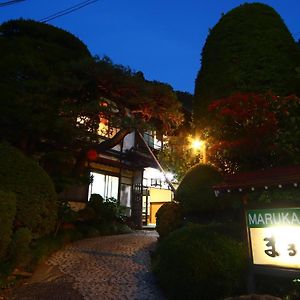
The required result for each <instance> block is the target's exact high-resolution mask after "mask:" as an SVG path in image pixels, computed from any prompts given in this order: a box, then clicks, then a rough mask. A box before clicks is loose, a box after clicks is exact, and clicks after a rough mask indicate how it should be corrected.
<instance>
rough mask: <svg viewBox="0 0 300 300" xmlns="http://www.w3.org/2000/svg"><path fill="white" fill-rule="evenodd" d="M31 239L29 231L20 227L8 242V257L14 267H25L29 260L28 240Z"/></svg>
mask: <svg viewBox="0 0 300 300" xmlns="http://www.w3.org/2000/svg"><path fill="white" fill-rule="evenodd" d="M31 240H32V234H31V231H30V230H29V229H28V228H26V227H22V228H19V229H18V230H17V231H16V232H15V233H14V235H13V238H12V242H11V244H10V259H11V261H12V263H13V265H14V266H16V267H26V266H27V265H28V263H29V262H30V260H31V250H30V247H29V246H30V242H31Z"/></svg>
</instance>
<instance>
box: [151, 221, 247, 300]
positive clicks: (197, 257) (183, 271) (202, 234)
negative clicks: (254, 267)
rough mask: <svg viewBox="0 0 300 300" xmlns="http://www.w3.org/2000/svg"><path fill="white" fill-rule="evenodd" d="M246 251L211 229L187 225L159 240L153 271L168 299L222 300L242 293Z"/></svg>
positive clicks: (238, 244)
mask: <svg viewBox="0 0 300 300" xmlns="http://www.w3.org/2000/svg"><path fill="white" fill-rule="evenodd" d="M245 268H246V249H245V247H243V245H242V244H241V243H238V242H237V241H235V240H234V239H232V238H229V237H226V236H225V235H222V234H220V233H217V232H216V230H215V228H214V226H208V225H206V226H201V225H190V226H185V227H183V228H181V229H178V230H176V231H174V232H172V233H171V234H170V235H169V236H167V237H166V238H165V239H163V240H162V241H161V242H160V243H159V245H158V248H157V251H156V253H155V255H154V258H153V269H154V272H155V274H156V276H157V278H158V281H159V283H160V285H161V286H162V288H163V289H164V290H165V292H166V294H167V296H168V297H169V298H170V299H210V300H214V299H224V297H225V296H229V295H232V294H236V293H237V294H238V293H243V292H245V291H244V290H243V288H244V276H243V274H244V272H245Z"/></svg>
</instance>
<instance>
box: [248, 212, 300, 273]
mask: <svg viewBox="0 0 300 300" xmlns="http://www.w3.org/2000/svg"><path fill="white" fill-rule="evenodd" d="M246 218H247V229H248V234H249V241H250V247H251V255H252V262H253V264H254V265H262V266H273V267H280V268H289V269H300V207H299V208H298V207H295V208H272V209H255V210H254V209H253V210H247V211H246Z"/></svg>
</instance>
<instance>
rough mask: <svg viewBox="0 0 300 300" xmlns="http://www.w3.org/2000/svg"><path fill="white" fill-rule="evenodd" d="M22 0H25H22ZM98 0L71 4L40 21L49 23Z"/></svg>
mask: <svg viewBox="0 0 300 300" xmlns="http://www.w3.org/2000/svg"><path fill="white" fill-rule="evenodd" d="M19 1H20V0H19ZM21 1H24V0H21ZM97 1H99V0H87V1H83V2H81V3H78V4H76V5H73V6H71V7H69V8H66V9H64V10H61V11H58V12H56V13H54V14H52V15H50V16H47V17H45V18H43V19H41V20H39V21H40V22H42V23H47V22H49V21H51V20H54V19H56V18H59V17H62V16H64V15H67V14H70V13H72V12H74V11H76V10H79V9H81V8H83V7H85V6H88V5H90V4H92V3H95V2H97Z"/></svg>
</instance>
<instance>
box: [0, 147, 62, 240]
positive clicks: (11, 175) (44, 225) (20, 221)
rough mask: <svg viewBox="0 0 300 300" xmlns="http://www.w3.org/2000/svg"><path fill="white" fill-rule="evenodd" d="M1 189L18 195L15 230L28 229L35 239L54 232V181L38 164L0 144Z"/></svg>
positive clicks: (55, 212)
mask: <svg viewBox="0 0 300 300" xmlns="http://www.w3.org/2000/svg"><path fill="white" fill-rule="evenodd" d="M0 189H1V190H3V191H7V192H9V191H11V192H13V193H15V195H16V200H17V212H16V217H15V226H16V228H20V227H27V228H28V229H29V230H30V231H31V232H32V235H33V237H34V238H38V237H41V236H43V235H46V234H48V233H50V232H51V231H52V230H54V228H55V224H56V219H57V195H56V192H55V190H54V186H53V183H52V181H51V179H50V178H49V176H48V175H47V173H46V172H45V171H44V170H43V169H42V168H41V167H40V166H39V165H38V164H37V163H36V162H34V161H33V160H31V159H29V158H28V157H26V156H25V155H24V154H22V153H21V152H20V151H19V150H17V149H16V148H14V147H12V146H10V145H8V144H7V143H0Z"/></svg>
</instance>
